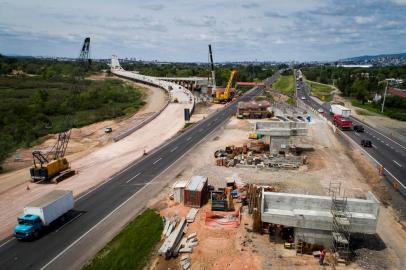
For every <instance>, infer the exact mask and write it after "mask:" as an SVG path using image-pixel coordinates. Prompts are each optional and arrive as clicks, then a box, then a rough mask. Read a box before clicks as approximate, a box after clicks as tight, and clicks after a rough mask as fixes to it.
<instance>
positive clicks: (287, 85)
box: [272, 75, 295, 96]
mask: <svg viewBox="0 0 406 270" xmlns="http://www.w3.org/2000/svg"><path fill="white" fill-rule="evenodd" d="M272 87H273V88H274V89H275V90H277V91H279V92H282V93H284V94H286V95H288V96H293V95H294V94H295V80H294V78H293V75H282V76H280V77H279V78H278V80H277V81H276V82H275V83H274V84H273V85H272Z"/></svg>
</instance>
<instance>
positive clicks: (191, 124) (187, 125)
mask: <svg viewBox="0 0 406 270" xmlns="http://www.w3.org/2000/svg"><path fill="white" fill-rule="evenodd" d="M195 124H196V123H194V122H193V123H191V122H189V123H185V125H184V126H183V128H182V130H181V131H180V132H185V131H186V130H188V129H189V128H191V127H193V126H194V125H195Z"/></svg>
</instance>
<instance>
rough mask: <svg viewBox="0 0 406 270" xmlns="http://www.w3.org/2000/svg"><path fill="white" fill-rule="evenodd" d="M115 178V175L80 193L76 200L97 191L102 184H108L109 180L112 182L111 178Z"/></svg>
mask: <svg viewBox="0 0 406 270" xmlns="http://www.w3.org/2000/svg"><path fill="white" fill-rule="evenodd" d="M111 179H113V177H109V178H108V179H107V180H106V181H104V182H102V183H101V184H100V185H98V186H95V187H93V188H91V189H89V190H88V191H87V192H86V193H84V194H82V195H80V196H79V197H77V198H76V199H75V202H78V201H79V200H80V199H83V198H84V197H86V196H87V195H88V194H90V193H92V192H93V191H95V190H96V189H98V188H99V187H101V186H102V185H104V184H106V183H107V182H110V180H111Z"/></svg>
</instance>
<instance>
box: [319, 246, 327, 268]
mask: <svg viewBox="0 0 406 270" xmlns="http://www.w3.org/2000/svg"><path fill="white" fill-rule="evenodd" d="M324 257H326V250H325V249H324V248H323V249H322V250H320V259H319V263H320V265H324Z"/></svg>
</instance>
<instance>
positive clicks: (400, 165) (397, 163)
mask: <svg viewBox="0 0 406 270" xmlns="http://www.w3.org/2000/svg"><path fill="white" fill-rule="evenodd" d="M392 161H393V162H395V164H396V165H398V166H399V167H402V164H400V163H399V162H397V161H396V160H392Z"/></svg>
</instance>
